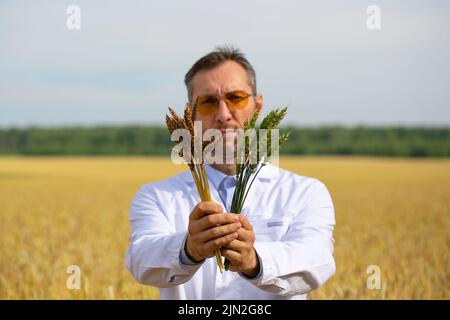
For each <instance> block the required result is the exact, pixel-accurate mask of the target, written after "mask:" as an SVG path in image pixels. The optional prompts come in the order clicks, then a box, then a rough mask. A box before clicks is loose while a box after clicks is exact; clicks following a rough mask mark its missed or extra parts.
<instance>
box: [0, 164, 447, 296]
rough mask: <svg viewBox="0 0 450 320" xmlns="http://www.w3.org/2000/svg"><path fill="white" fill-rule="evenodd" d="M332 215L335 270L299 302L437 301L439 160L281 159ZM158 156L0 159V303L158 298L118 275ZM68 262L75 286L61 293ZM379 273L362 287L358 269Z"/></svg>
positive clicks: (442, 226)
mask: <svg viewBox="0 0 450 320" xmlns="http://www.w3.org/2000/svg"><path fill="white" fill-rule="evenodd" d="M280 165H281V167H283V168H285V169H288V170H291V171H294V172H296V173H298V174H301V175H306V176H312V177H316V178H319V179H320V180H322V181H323V182H324V183H325V184H326V185H327V186H328V188H329V191H330V193H331V196H332V198H333V201H334V205H335V210H336V220H337V225H336V229H335V240H336V242H335V259H336V264H337V272H336V274H335V276H334V277H333V278H331V279H330V280H329V281H328V282H327V283H326V284H325V285H324V286H323V287H321V288H319V289H318V290H316V291H314V292H312V293H311V294H310V295H309V298H310V299H449V298H450V290H449V283H450V264H449V247H450V236H449V230H450V160H448V159H442V160H430V159H386V158H354V157H353V158H346V157H289V158H287V157H286V158H282V159H281V160H280ZM184 170H186V168H185V167H184V166H175V165H173V164H172V163H171V162H170V159H168V158H153V157H148V158H146V157H124V158H117V157H116V158H103V157H98V158H95V157H91V158H89V157H80V158H75V157H67V158H63V157H55V158H51V157H50V158H44V157H38V158H31V157H27V158H24V157H2V158H0V299H158V296H159V294H158V290H157V289H155V288H152V287H148V286H143V285H140V284H138V283H136V282H135V281H134V280H133V278H132V277H131V275H130V274H129V273H128V271H127V270H126V268H125V265H124V257H125V253H126V249H127V246H128V236H129V233H130V227H129V223H128V209H129V206H130V202H131V200H132V197H133V195H134V193H135V192H136V191H137V189H138V188H139V187H140V185H142V184H143V183H146V182H150V181H155V180H159V179H163V178H166V177H169V176H171V175H173V174H176V173H178V172H181V171H184ZM71 265H76V266H79V268H80V269H79V270H80V272H81V283H80V289H68V287H67V280H68V277H69V276H70V274H69V273H68V267H69V266H71ZM372 265H375V266H377V267H378V268H379V270H380V271H381V278H380V279H381V282H380V284H381V287H378V288H375V289H369V288H368V286H367V280H368V277H369V276H370V274H369V273H368V272H367V271H368V267H369V266H372Z"/></svg>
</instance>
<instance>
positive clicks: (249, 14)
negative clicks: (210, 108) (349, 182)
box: [0, 0, 450, 127]
mask: <svg viewBox="0 0 450 320" xmlns="http://www.w3.org/2000/svg"><path fill="white" fill-rule="evenodd" d="M71 4H75V5H78V6H79V7H80V9H81V30H74V31H70V30H68V29H67V27H66V20H67V17H68V14H67V13H66V8H67V7H68V6H69V5H71ZM372 4H374V5H378V6H379V7H380V9H381V27H382V28H381V30H377V31H374V30H368V29H367V27H366V20H367V17H368V16H367V14H366V8H367V7H368V6H369V5H372ZM449 9H450V2H449V1H444V0H442V1H438V0H435V1H414V0H413V1H404V0H403V1H395V3H394V1H364V0H354V1H350V0H349V1H309V2H306V1H305V2H303V1H294V0H293V1H265V0H260V1H245V2H244V1H235V0H231V1H227V2H214V1H181V0H180V1H164V2H162V1H133V0H131V1H111V0H108V1H106V0H103V1H93V0H83V1H81V0H72V1H61V0H58V1H56V0H55V1H20V0H2V1H1V2H0V127H11V126H28V125H37V126H46V125H51V126H65V125H96V124H125V123H126V124H131V123H135V124H156V123H159V124H162V123H163V119H164V113H165V112H166V110H167V106H169V105H174V106H175V108H176V109H177V110H181V109H182V107H183V106H184V103H185V100H186V93H185V88H184V84H183V77H184V74H185V73H186V71H187V70H188V69H189V67H190V66H191V65H192V63H194V62H195V60H196V59H198V58H199V57H200V56H202V55H203V54H205V53H207V52H208V51H210V50H212V49H213V48H214V47H215V46H217V45H221V44H234V45H236V46H238V47H240V48H241V49H242V50H243V51H244V52H245V53H246V54H247V57H248V58H249V60H250V61H251V62H252V63H253V64H254V66H255V69H256V72H257V79H258V91H259V92H261V93H262V94H263V95H264V101H265V109H266V110H270V109H272V108H275V107H279V106H284V105H287V106H289V116H288V120H287V122H290V123H292V124H298V125H308V126H315V125H323V124H341V125H359V124H369V125H393V124H394V125H395V124H401V125H445V126H448V125H450V90H449V87H450V86H449V83H450V63H449V57H450V40H449V39H450V19H449V13H450V10H449Z"/></svg>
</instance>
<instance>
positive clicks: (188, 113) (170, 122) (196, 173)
mask: <svg viewBox="0 0 450 320" xmlns="http://www.w3.org/2000/svg"><path fill="white" fill-rule="evenodd" d="M196 111H197V110H196V108H195V106H194V107H191V106H190V105H186V107H185V109H184V117H183V118H181V117H180V116H179V115H178V114H177V113H176V112H175V111H174V110H173V109H172V108H171V107H169V112H170V116H169V115H166V125H167V129H168V130H169V133H170V134H172V133H173V132H174V131H175V130H176V129H186V130H188V131H189V133H190V135H191V150H190V151H191V152H190V155H189V160H190V161H189V162H188V166H189V169H190V171H191V174H192V178H193V179H194V182H195V185H196V187H197V191H198V193H199V195H200V199H201V200H202V201H211V200H212V197H211V192H210V188H209V183H208V178H207V177H206V171H205V166H204V163H203V160H202V159H196V158H195V152H194V151H195V145H196V143H199V141H197V140H196V139H198V138H197V137H196V135H195V131H194V121H195V116H196V113H197V112H196ZM207 145H208V143H204V142H200V146H201V151H202V154H203V150H204V149H205V147H206V146H207ZM180 156H181V157H183V154H182V151H180ZM215 255H216V260H217V265H218V266H219V270H220V272H222V271H223V268H224V266H223V261H222V255H221V254H220V249H217V250H216V252H215Z"/></svg>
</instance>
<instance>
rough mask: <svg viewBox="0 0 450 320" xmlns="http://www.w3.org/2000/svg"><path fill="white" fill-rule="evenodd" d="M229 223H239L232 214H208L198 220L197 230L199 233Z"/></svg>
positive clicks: (237, 218)
mask: <svg viewBox="0 0 450 320" xmlns="http://www.w3.org/2000/svg"><path fill="white" fill-rule="evenodd" d="M229 223H239V226H241V225H242V224H241V223H240V222H239V217H238V216H237V215H236V214H234V213H220V214H210V215H207V216H205V217H203V218H201V219H200V220H198V225H197V226H198V228H199V230H200V231H203V230H206V229H209V228H212V227H215V226H219V225H223V224H229Z"/></svg>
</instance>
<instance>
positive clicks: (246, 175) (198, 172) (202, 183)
mask: <svg viewBox="0 0 450 320" xmlns="http://www.w3.org/2000/svg"><path fill="white" fill-rule="evenodd" d="M286 112H287V108H282V109H276V110H273V111H271V112H270V113H269V114H268V115H267V116H266V117H265V118H264V119H263V121H262V122H261V125H260V126H259V129H266V130H268V131H266V132H267V133H266V136H265V137H264V139H265V140H266V143H267V144H266V148H267V150H268V151H269V150H270V151H269V152H268V153H265V156H266V157H264V156H260V154H262V153H260V152H259V143H258V139H260V137H261V136H260V135H257V139H256V141H253V142H254V143H255V142H256V144H257V150H256V158H257V163H256V164H255V163H252V162H251V161H250V157H251V155H250V147H249V144H250V141H249V138H248V137H245V150H244V152H243V154H242V155H243V157H244V159H243V160H244V161H241V162H239V164H238V162H237V161H235V164H236V176H237V184H236V188H235V190H234V194H233V199H232V204H231V211H233V212H234V213H236V214H239V213H241V210H242V207H243V205H244V202H245V199H246V197H247V194H248V191H249V189H250V187H251V185H252V184H253V181H254V180H255V178H256V175H257V174H258V173H259V170H261V168H262V167H263V166H264V165H265V164H266V162H267V160H268V159H269V158H270V156H271V150H272V147H271V143H272V142H271V133H270V132H271V131H270V130H271V129H277V127H278V125H279V123H280V122H281V120H282V119H283V118H284V116H285V115H286ZM169 113H170V115H166V125H167V129H168V130H169V133H170V134H171V135H172V133H173V132H174V131H175V130H177V129H184V130H188V131H189V134H190V136H191V150H190V151H191V152H189V155H184V154H183V150H182V149H181V150H180V151H179V156H180V157H181V158H184V159H185V160H186V162H187V164H188V166H189V169H190V171H191V173H192V177H193V179H194V181H195V184H196V186H197V191H198V193H199V195H200V199H201V201H211V200H212V198H211V192H210V189H209V183H208V178H207V176H206V171H205V166H204V161H203V157H202V156H200V157H198V156H197V154H198V153H199V152H195V148H196V146H199V145H200V146H201V151H202V152H201V155H203V150H204V149H205V148H206V146H207V145H208V144H210V143H212V142H214V140H212V141H197V140H201V133H196V132H195V131H194V121H195V118H196V115H197V110H196V107H195V105H193V106H191V105H189V104H188V105H186V107H185V109H184V117H181V116H179V115H178V114H177V113H176V112H175V111H174V110H173V108H171V107H169ZM258 116H259V111H255V112H254V113H253V115H252V117H251V118H250V119H249V120H247V121H246V122H245V123H244V131H246V130H249V129H254V128H255V125H256V120H257V118H258ZM199 135H200V137H199ZM288 136H289V133H287V134H282V135H280V136H279V138H278V145H277V147H279V146H281V145H282V144H283V143H284V142H286V140H287V138H288ZM180 139H181V137H180ZM178 142H179V141H178ZM178 142H177V141H175V143H178ZM186 156H187V157H188V159H186ZM235 160H236V159H235ZM252 175H253V179H250V178H251V176H252ZM215 255H216V260H217V265H218V267H219V270H220V272H222V271H223V269H225V270H228V268H229V264H230V262H229V261H228V260H227V259H226V260H225V263H224V262H223V261H222V255H221V253H220V249H217V250H216V252H215Z"/></svg>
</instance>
